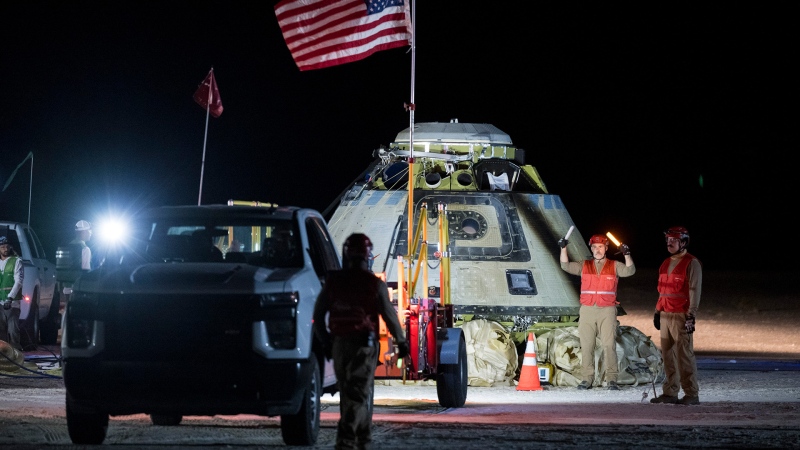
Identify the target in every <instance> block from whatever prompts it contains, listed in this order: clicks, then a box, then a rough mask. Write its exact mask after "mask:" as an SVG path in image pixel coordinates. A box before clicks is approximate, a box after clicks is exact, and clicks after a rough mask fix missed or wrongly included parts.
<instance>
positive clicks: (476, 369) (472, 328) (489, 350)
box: [461, 319, 519, 387]
mask: <svg viewBox="0 0 800 450" xmlns="http://www.w3.org/2000/svg"><path fill="white" fill-rule="evenodd" d="M461 330H462V331H463V332H464V340H465V341H466V343H467V367H468V374H467V375H468V379H469V386H484V387H490V386H494V385H495V383H505V384H509V385H510V384H511V383H513V379H514V376H515V375H516V372H517V366H518V364H519V361H518V359H517V347H516V345H515V344H514V340H513V339H512V338H511V334H510V333H509V332H508V331H506V329H505V327H503V325H501V324H499V323H497V322H494V321H489V320H485V319H477V320H471V321H469V322H466V323H465V324H464V325H462V326H461Z"/></svg>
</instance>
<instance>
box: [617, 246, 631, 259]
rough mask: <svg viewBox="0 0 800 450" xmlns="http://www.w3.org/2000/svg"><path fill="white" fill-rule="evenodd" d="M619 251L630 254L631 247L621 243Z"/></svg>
mask: <svg viewBox="0 0 800 450" xmlns="http://www.w3.org/2000/svg"><path fill="white" fill-rule="evenodd" d="M619 252H620V253H622V254H623V255H626V256H627V255H630V254H631V248H630V247H628V244H621V245H620V246H619Z"/></svg>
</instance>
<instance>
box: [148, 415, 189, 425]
mask: <svg viewBox="0 0 800 450" xmlns="http://www.w3.org/2000/svg"><path fill="white" fill-rule="evenodd" d="M150 420H151V421H152V422H153V425H161V426H164V427H174V426H175V425H178V424H180V423H181V420H183V416H182V415H180V414H150Z"/></svg>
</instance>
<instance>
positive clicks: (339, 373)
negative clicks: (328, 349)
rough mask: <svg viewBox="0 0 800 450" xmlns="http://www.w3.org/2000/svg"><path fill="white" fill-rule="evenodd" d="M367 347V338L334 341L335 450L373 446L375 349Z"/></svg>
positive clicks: (376, 356) (376, 351) (376, 361)
mask: <svg viewBox="0 0 800 450" xmlns="http://www.w3.org/2000/svg"><path fill="white" fill-rule="evenodd" d="M366 343H367V339H366V336H365V337H337V338H335V339H334V341H333V370H334V372H336V381H337V383H338V387H339V415H340V417H339V425H338V427H337V429H336V449H337V450H342V449H368V448H370V447H371V446H372V392H373V390H374V389H375V366H376V365H377V363H378V349H377V347H376V346H372V347H368V346H366ZM376 344H377V341H376Z"/></svg>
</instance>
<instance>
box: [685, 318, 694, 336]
mask: <svg viewBox="0 0 800 450" xmlns="http://www.w3.org/2000/svg"><path fill="white" fill-rule="evenodd" d="M694 325H695V321H694V316H693V315H691V314H689V315H687V316H686V322H685V323H684V324H683V326H684V327H686V332H687V333H689V334H692V333H694Z"/></svg>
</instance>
